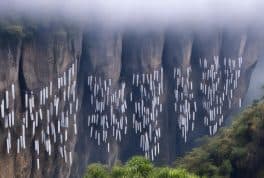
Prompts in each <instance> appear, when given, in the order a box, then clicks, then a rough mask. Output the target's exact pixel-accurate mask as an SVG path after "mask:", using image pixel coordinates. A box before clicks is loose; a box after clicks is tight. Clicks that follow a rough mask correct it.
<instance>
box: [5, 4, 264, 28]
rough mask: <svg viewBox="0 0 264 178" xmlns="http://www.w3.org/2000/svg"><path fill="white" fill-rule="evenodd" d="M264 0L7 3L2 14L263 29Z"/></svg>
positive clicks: (125, 23)
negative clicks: (246, 26) (252, 26)
mask: <svg viewBox="0 0 264 178" xmlns="http://www.w3.org/2000/svg"><path fill="white" fill-rule="evenodd" d="M263 10H264V2H263V0H144V1H142V0H93V1H92V0H68V1H65V0H56V1H54V0H5V1H4V2H2V1H1V2H0V14H1V15H6V14H18V15H21V16H22V15H23V16H30V17H34V18H35V17H37V18H43V17H49V18H54V17H56V18H62V19H68V20H73V21H77V22H89V21H104V22H106V23H110V24H114V25H120V24H121V25H127V24H129V25H131V24H135V25H148V24H154V25H163V24H170V23H172V24H194V25H196V24H202V25H204V24H210V25H212V24H216V25H232V26H234V25H239V24H243V25H245V24H246V25H248V24H250V25H261V26H262V23H263V21H262V20H261V19H262V11H263Z"/></svg>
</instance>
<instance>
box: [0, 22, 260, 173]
mask: <svg viewBox="0 0 264 178" xmlns="http://www.w3.org/2000/svg"><path fill="white" fill-rule="evenodd" d="M262 43H263V35H262V34H260V33H259V32H258V31H255V30H253V29H250V28H241V29H222V28H208V29H205V28H204V29H193V28H188V30H186V29H185V28H179V27H169V28H167V29H163V28H157V29H155V30H146V29H136V28H131V29H129V30H128V29H119V28H116V27H110V26H107V25H105V26H104V25H91V26H89V27H86V28H80V29H78V28H76V29H74V30H70V29H69V28H68V27H62V26H52V25H51V26H41V28H37V29H35V30H34V33H32V34H31V35H30V36H14V35H12V34H8V35H7V34H6V33H1V37H0V68H1V70H0V100H4V101H5V102H6V98H5V97H6V91H9V96H8V97H9V100H10V102H9V105H8V107H7V108H5V109H4V110H5V113H6V114H5V115H7V117H4V118H2V119H1V121H0V126H1V129H0V131H1V137H0V144H1V146H0V157H1V161H0V173H1V177H81V175H82V174H83V172H84V169H85V167H86V165H87V163H91V162H94V161H99V162H103V163H107V164H113V163H114V162H115V161H117V160H122V161H125V160H127V159H128V158H129V157H131V156H132V155H135V154H144V151H143V150H142V148H140V137H141V136H142V134H143V135H144V133H148V134H149V132H148V129H149V130H151V131H150V132H152V133H153V137H155V139H157V140H158V141H153V140H150V147H151V148H155V149H157V147H158V146H157V145H159V152H160V153H159V154H155V155H156V156H155V158H154V160H155V162H156V163H157V164H163V163H169V164H170V163H172V162H173V161H174V160H175V159H176V157H177V156H179V155H182V154H183V153H184V152H185V151H187V150H190V148H192V147H193V146H195V145H196V143H195V142H194V140H195V139H196V138H199V137H201V136H203V135H205V134H209V125H210V124H209V125H206V124H204V116H205V115H207V114H208V113H206V111H204V109H203V101H205V100H206V99H205V96H204V95H202V94H201V91H200V89H199V88H200V83H203V81H202V78H201V76H202V72H203V70H202V69H201V67H199V60H200V58H201V59H203V60H204V59H205V58H206V61H207V62H208V64H210V65H211V64H212V65H215V59H216V58H219V63H220V68H219V69H218V70H217V71H216V72H220V71H221V72H222V73H224V71H225V68H224V67H223V66H224V65H223V61H224V58H227V59H229V58H230V59H232V60H236V61H237V63H238V61H239V60H238V59H239V58H241V57H242V58H243V63H242V65H241V66H240V68H239V70H240V77H239V78H238V80H237V82H238V83H237V85H238V87H237V88H235V89H234V93H233V95H234V96H233V97H232V100H231V101H232V104H231V105H232V107H231V108H228V107H226V106H224V107H223V112H222V114H223V117H224V118H227V116H228V114H229V113H230V112H231V111H233V110H235V109H236V108H238V105H239V102H240V98H242V99H243V97H244V95H245V93H246V91H247V88H248V84H249V79H250V75H251V71H252V70H253V68H254V65H255V63H256V61H257V59H258V57H259V55H260V52H261V49H262V47H263V44H262ZM190 67H191V74H190V75H189V74H187V73H188V72H187V71H188V70H189V68H190ZM176 68H179V69H181V71H182V73H183V76H184V77H185V78H188V81H192V85H193V86H192V90H191V92H192V96H193V98H194V99H188V102H189V103H190V105H191V108H192V109H190V110H189V112H193V111H194V109H193V107H194V103H196V104H197V110H198V111H203V112H197V113H196V119H195V120H193V121H192V123H193V125H194V128H193V129H189V127H190V128H191V127H192V124H190V126H186V125H184V124H183V125H182V128H184V129H185V131H186V132H185V131H184V132H185V135H186V138H184V137H183V136H182V128H179V126H178V125H179V120H178V119H179V118H180V117H181V115H182V114H183V115H184V113H179V112H175V111H174V103H175V96H174V95H175V94H174V92H175V87H177V86H176V85H175V82H176V81H175V77H174V71H175V70H176ZM154 71H156V72H155V74H153V76H154V75H155V76H156V80H154V81H155V84H153V86H154V87H155V89H156V90H159V88H161V86H162V91H161V92H158V93H159V94H157V93H155V94H154V95H153V92H152V90H153V89H150V87H152V86H151V85H150V84H148V83H146V84H144V86H143V85H142V87H143V88H145V89H146V90H147V91H146V95H147V96H148V97H147V99H144V102H145V104H144V108H145V109H144V110H147V109H149V110H151V107H150V106H151V105H152V104H151V103H153V102H154V100H155V103H156V100H158V103H156V105H155V108H154V111H155V112H157V114H155V117H154V116H153V119H151V120H150V121H148V122H149V124H148V127H147V128H143V132H142V133H141V132H138V133H137V134H136V133H135V128H133V125H135V123H134V122H136V123H139V124H140V123H141V122H142V120H141V119H142V118H140V117H136V121H134V120H133V119H132V118H133V114H134V113H135V106H134V103H135V102H141V100H140V95H141V89H140V87H137V86H135V84H133V81H132V80H134V79H133V77H135V75H140V77H142V78H143V75H144V76H145V75H146V76H147V75H149V76H150V74H152V73H153V72H154ZM68 75H69V77H68ZM216 75H217V74H216ZM65 76H67V77H65ZM89 77H90V79H88V78H89ZM64 78H67V81H64ZM95 78H96V79H95ZM65 80H66V79H65ZM68 80H69V81H68ZM135 80H136V79H135ZM140 80H141V79H140ZM146 80H147V78H146ZM99 83H102V84H99ZM104 83H105V84H104ZM104 85H105V86H104ZM219 85H220V88H224V81H223V82H220V84H219ZM13 86H14V88H15V99H12V97H11V93H12V92H13V91H12V90H13V89H12V88H13ZM95 86H96V87H97V86H102V88H105V90H102V91H101V90H100V92H98V91H99V89H98V91H97V90H96V89H95V90H91V89H94V88H96V87H95ZM179 91H180V90H179ZM221 91H222V90H221ZM93 92H96V94H94V93H93ZM188 92H189V91H188ZM46 93H47V95H48V96H46ZM120 93H121V94H120ZM42 95H45V97H41V96H42ZM99 95H100V96H99ZM120 95H121V96H120ZM130 95H133V96H132V97H133V98H132V99H131V96H130ZM229 95H230V94H229ZM190 96H191V95H190ZM107 97H110V98H111V97H112V98H113V100H111V102H110V104H109V105H105V106H104V107H103V108H102V111H101V112H100V114H101V115H102V113H105V115H103V116H105V118H106V117H107V116H108V115H109V113H110V112H111V111H112V114H113V113H114V115H115V118H116V120H115V122H114V123H111V124H110V121H109V128H107V129H106V128H105V127H107V126H106V125H105V126H104V124H105V123H103V121H102V118H103V117H100V120H99V121H98V120H97V121H92V119H91V118H92V117H93V113H95V112H98V107H99V106H97V105H95V104H94V103H91V100H93V99H95V100H94V102H96V101H98V102H99V101H104V99H105V98H107ZM40 98H41V99H40ZM92 98H93V99H92ZM154 98H155V99H154ZM29 100H30V101H29ZM26 101H29V102H28V103H29V106H26V104H25V103H26ZM186 101H187V100H186ZM158 107H159V109H157V108H158ZM120 108H123V109H122V111H120ZM160 108H162V109H160ZM31 110H33V111H31ZM40 110H42V111H40ZM57 110H58V114H56V111H57ZM12 112H14V115H15V116H14V123H12ZM27 112H28V113H27ZM40 112H43V115H42V117H43V119H41V116H40V115H41V114H40ZM185 114H187V113H185ZM8 115H10V116H8ZM37 115H38V116H37ZM89 116H91V117H90V120H89V119H88V118H89ZM8 117H10V118H11V121H10V122H11V124H9V123H8V122H9V120H10V119H9V118H8ZM27 117H28V118H27ZM66 118H67V119H66ZM27 120H28V121H27ZM37 120H38V121H37ZM94 120H96V119H94ZM185 121H186V120H185ZM6 122H7V123H6ZM36 122H38V123H36ZM88 122H90V123H88ZM96 122H97V123H96ZM224 122H225V119H224ZM26 123H27V124H28V125H27V127H26ZM190 123H191V122H190ZM121 125H122V129H120V127H121ZM149 125H151V126H152V127H151V128H149ZM23 127H25V130H26V131H25V138H26V139H25V140H26V141H25V142H26V143H25V145H26V147H25V148H23V149H22V145H23V138H24V137H23V136H22V137H21V135H23V134H22V132H23ZM58 127H60V129H61V130H58ZM75 127H77V128H75ZM113 127H114V128H115V129H114V131H116V130H119V131H120V136H119V132H117V133H115V134H114V136H112V130H113ZM187 127H188V129H187ZM118 128H119V129H118ZM91 129H93V130H92V131H91ZM191 130H193V131H191ZM187 131H188V132H187ZM43 132H44V133H43ZM91 132H92V138H91ZM159 132H160V134H159ZM98 134H99V135H100V136H99V137H100V139H101V140H100V141H98V138H97V139H95V137H98ZM106 134H107V136H105V135H106ZM9 135H11V136H9ZM95 135H97V136H95ZM10 137H11V140H12V141H11V149H10V150H9V154H8V153H7V152H8V149H7V145H9V141H10ZM43 137H44V138H43ZM119 137H120V138H119ZM103 139H105V140H106V141H105V142H103ZM144 139H145V138H144ZM185 139H186V140H185ZM43 140H44V141H43ZM120 140H121V141H120ZM42 141H43V143H42ZM18 142H19V144H20V147H21V150H19V153H18V150H17V149H18V146H17V145H18ZM99 142H100V143H99ZM145 142H146V139H145ZM145 142H144V143H145ZM185 142H186V143H185ZM98 144H100V146H98ZM38 145H40V146H39V147H38ZM20 147H19V148H20ZM38 149H39V150H40V151H38ZM108 150H109V152H108ZM38 152H39V153H38ZM145 153H146V152H145ZM147 156H149V157H151V152H148V153H147ZM38 160H39V163H40V164H39V169H38V163H37V162H38Z"/></svg>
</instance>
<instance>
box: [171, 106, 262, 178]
mask: <svg viewBox="0 0 264 178" xmlns="http://www.w3.org/2000/svg"><path fill="white" fill-rule="evenodd" d="M263 134H264V104H263V103H256V104H255V105H252V106H251V107H249V108H247V109H246V110H245V111H244V112H243V113H241V114H240V115H239V116H238V118H236V119H235V121H234V122H233V124H232V126H231V127H230V128H225V129H223V130H222V131H221V132H219V133H218V134H217V135H216V136H214V137H212V138H209V139H208V138H206V139H205V143H204V144H203V145H202V146H200V147H198V148H195V149H193V150H192V151H191V152H190V153H188V154H186V155H185V156H184V157H183V158H181V159H179V160H177V161H176V166H177V167H178V168H184V169H186V170H188V171H190V172H193V173H195V174H197V175H199V176H207V177H219V178H220V177H221V178H224V177H226V178H228V177H232V176H233V175H236V176H235V177H243V176H244V174H245V173H246V174H247V175H250V176H251V177H257V174H258V175H259V174H262V171H260V170H261V168H260V167H264V152H263V150H264V141H263V138H264V136H263Z"/></svg>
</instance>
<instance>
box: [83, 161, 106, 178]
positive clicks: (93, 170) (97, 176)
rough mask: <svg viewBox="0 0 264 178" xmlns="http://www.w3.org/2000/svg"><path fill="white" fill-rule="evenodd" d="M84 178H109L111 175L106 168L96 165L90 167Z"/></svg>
mask: <svg viewBox="0 0 264 178" xmlns="http://www.w3.org/2000/svg"><path fill="white" fill-rule="evenodd" d="M84 178H109V174H108V171H107V168H106V166H103V165H102V164H98V163H95V164H91V165H90V166H88V168H87V170H86V173H85V175H84Z"/></svg>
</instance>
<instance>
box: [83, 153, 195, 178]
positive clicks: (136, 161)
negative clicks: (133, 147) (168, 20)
mask: <svg viewBox="0 0 264 178" xmlns="http://www.w3.org/2000/svg"><path fill="white" fill-rule="evenodd" d="M98 177H100V178H198V176H195V175H194V174H191V173H189V172H187V171H186V170H184V169H180V168H177V169H176V168H168V167H162V168H159V167H155V166H153V164H152V163H151V162H150V161H149V160H148V159H145V158H144V157H142V156H134V157H132V158H131V159H130V160H129V161H127V163H126V164H125V165H115V166H114V167H113V168H112V169H111V170H110V169H109V170H108V169H107V168H106V166H104V165H101V164H91V165H89V166H88V168H87V171H86V173H85V175H84V178H98Z"/></svg>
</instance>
